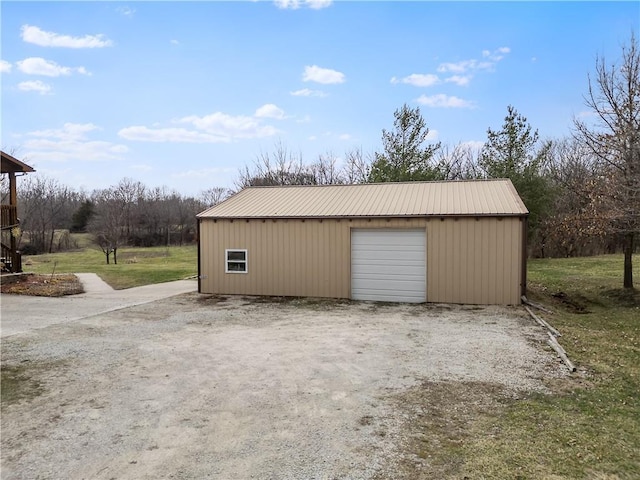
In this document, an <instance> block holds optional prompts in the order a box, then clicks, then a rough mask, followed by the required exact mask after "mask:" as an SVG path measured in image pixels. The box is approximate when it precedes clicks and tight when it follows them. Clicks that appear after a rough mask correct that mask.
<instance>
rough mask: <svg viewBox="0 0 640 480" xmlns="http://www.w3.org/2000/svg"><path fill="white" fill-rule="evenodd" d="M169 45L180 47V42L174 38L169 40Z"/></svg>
mask: <svg viewBox="0 0 640 480" xmlns="http://www.w3.org/2000/svg"><path fill="white" fill-rule="evenodd" d="M171 45H180V42H179V41H178V40H176V39H175V38H173V39H171Z"/></svg>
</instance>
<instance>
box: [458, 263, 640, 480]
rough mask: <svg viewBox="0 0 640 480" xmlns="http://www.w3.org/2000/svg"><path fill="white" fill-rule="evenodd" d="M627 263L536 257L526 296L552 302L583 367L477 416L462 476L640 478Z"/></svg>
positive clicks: (637, 320) (636, 342)
mask: <svg viewBox="0 0 640 480" xmlns="http://www.w3.org/2000/svg"><path fill="white" fill-rule="evenodd" d="M634 263H635V268H634V279H635V281H636V283H639V284H640V258H639V257H638V256H635V257H634ZM622 265H623V258H622V256H621V255H607V256H598V257H591V258H571V259H541V260H532V261H530V262H529V287H530V291H529V298H530V299H532V300H535V301H538V302H542V303H544V304H546V305H548V306H550V307H551V308H552V309H553V310H554V312H555V313H554V314H553V315H550V314H545V313H542V314H541V315H542V316H543V317H544V318H545V319H546V320H547V321H549V322H550V323H551V324H552V325H554V326H555V327H556V328H558V329H559V330H560V332H561V333H562V337H561V338H560V339H559V341H560V343H561V344H562V346H563V347H564V348H565V349H566V350H567V353H568V355H569V358H571V360H572V361H573V362H574V363H575V364H576V365H577V366H578V372H577V373H576V374H573V375H572V377H570V378H569V380H567V381H563V382H557V383H553V382H551V383H550V385H549V386H550V387H551V388H552V390H553V391H554V392H555V393H554V394H551V395H536V396H534V397H532V398H528V399H526V400H521V401H516V402H513V403H511V404H510V405H508V406H507V407H505V408H504V410H503V411H500V412H499V414H496V415H483V416H481V417H480V418H478V419H477V421H475V422H474V423H473V425H472V428H471V430H470V432H469V439H468V441H467V442H465V444H464V445H463V446H462V447H460V448H458V449H457V452H456V453H457V454H458V455H460V456H461V457H462V458H464V466H463V467H462V468H461V470H460V472H459V473H460V474H461V475H460V478H464V477H465V475H467V476H468V478H491V479H502V478H523V479H524V478H531V479H538V478H540V479H542V478H548V479H583V478H584V479H601V480H603V479H636V478H640V294H639V292H638V290H636V291H635V292H624V291H623V289H622V288H621V286H622ZM487 432H491V435H487ZM456 478H458V477H456Z"/></svg>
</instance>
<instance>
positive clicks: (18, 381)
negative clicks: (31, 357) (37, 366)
mask: <svg viewBox="0 0 640 480" xmlns="http://www.w3.org/2000/svg"><path fill="white" fill-rule="evenodd" d="M30 370H31V368H30V367H29V366H28V365H27V364H25V365H21V366H7V365H3V366H2V370H1V371H0V381H1V382H2V388H0V403H1V404H2V406H3V407H4V406H6V405H11V404H13V403H16V402H19V401H21V400H28V399H32V398H34V397H36V396H38V395H40V394H41V393H42V391H43V388H42V384H41V383H40V382H39V381H37V380H34V379H33V378H32V376H31V372H30Z"/></svg>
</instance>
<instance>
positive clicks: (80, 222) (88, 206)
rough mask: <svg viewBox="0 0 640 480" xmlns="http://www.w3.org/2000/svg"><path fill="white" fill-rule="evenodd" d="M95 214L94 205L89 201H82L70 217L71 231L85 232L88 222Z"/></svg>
mask: <svg viewBox="0 0 640 480" xmlns="http://www.w3.org/2000/svg"><path fill="white" fill-rule="evenodd" d="M94 213H95V205H94V204H93V202H92V201H91V200H89V199H86V200H84V201H83V202H82V203H81V204H80V207H79V208H78V209H77V210H76V211H75V212H74V214H73V216H72V217H71V231H72V232H74V233H78V232H86V231H87V225H88V224H89V220H91V217H92V216H93V215H94Z"/></svg>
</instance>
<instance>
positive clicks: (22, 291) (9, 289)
mask: <svg viewBox="0 0 640 480" xmlns="http://www.w3.org/2000/svg"><path fill="white" fill-rule="evenodd" d="M0 291H1V292H2V293H12V294H16V295H34V296H38V297H62V296H64V295H76V294H78V293H84V288H83V287H82V283H81V282H80V280H78V277H76V276H75V275H71V274H63V275H36V274H24V275H17V276H11V277H9V276H6V277H3V278H2V284H1V285H0Z"/></svg>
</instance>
